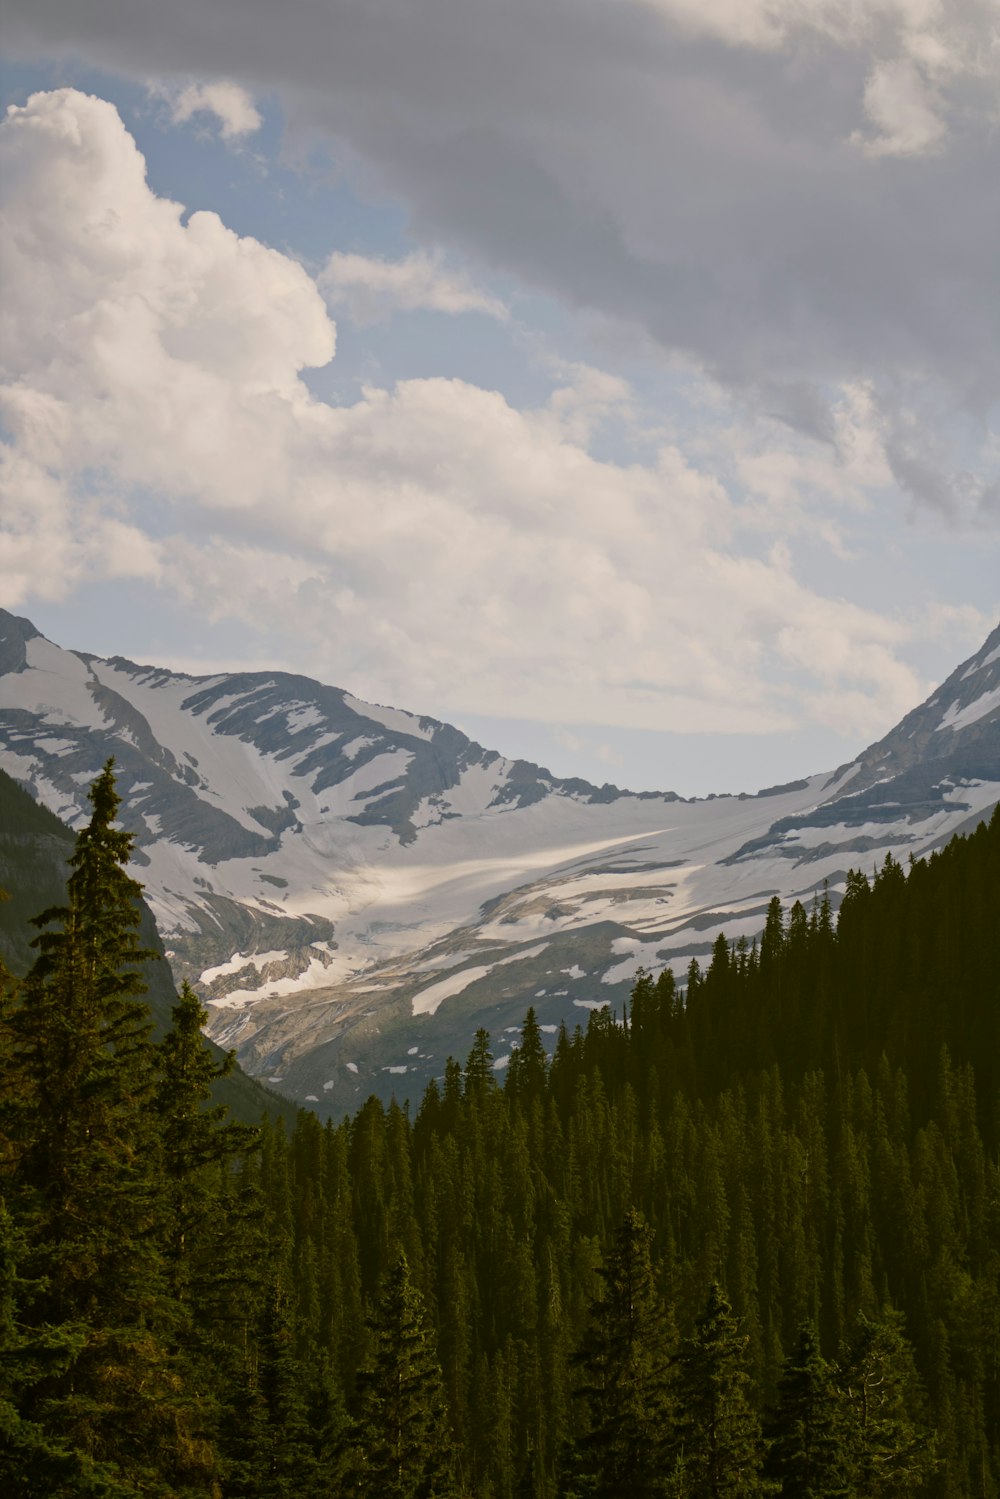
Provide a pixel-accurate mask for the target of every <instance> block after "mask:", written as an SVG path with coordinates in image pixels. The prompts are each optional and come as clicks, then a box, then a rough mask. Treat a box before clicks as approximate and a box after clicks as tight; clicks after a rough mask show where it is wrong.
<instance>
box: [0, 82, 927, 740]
mask: <svg viewBox="0 0 1000 1499" xmlns="http://www.w3.org/2000/svg"><path fill="white" fill-rule="evenodd" d="M0 152H2V160H0V166H2V174H0V175H2V180H3V183H4V190H5V193H6V202H5V205H4V222H3V226H2V233H0V247H2V254H3V257H4V260H3V265H2V272H3V279H4V283H5V287H6V292H7V300H6V312H5V319H6V321H5V326H4V329H3V332H4V338H3V357H4V369H3V388H2V393H0V400H2V407H0V410H2V415H3V422H4V426H5V429H6V431H7V433H8V434H9V441H8V442H7V443H5V445H4V448H3V458H4V464H5V469H6V474H7V482H8V490H7V494H6V497H5V499H4V500H3V503H2V508H0V558H2V559H3V561H4V563H5V566H4V576H5V581H6V583H7V587H8V594H7V597H6V600H5V602H6V603H8V604H12V605H15V606H16V605H18V604H22V603H25V602H27V601H29V600H30V599H31V598H32V597H35V596H38V594H39V593H40V592H45V591H46V590H47V591H48V593H49V595H50V596H56V595H58V593H59V591H60V590H63V591H65V590H67V589H70V588H72V587H73V586H74V585H75V584H77V583H78V582H79V581H80V580H81V579H87V580H89V581H93V580H95V579H99V578H101V577H112V576H117V577H120V576H131V577H137V578H143V579H147V580H149V582H150V583H151V584H153V585H155V586H158V587H160V588H163V589H167V590H170V591H171V592H172V593H173V594H175V595H176V596H178V597H180V598H182V599H186V600H189V601H190V604H191V606H192V607H193V608H197V609H199V610H202V611H203V612H204V613H205V614H206V615H207V616H208V617H215V618H230V619H243V620H245V621H246V622H247V624H248V625H259V624H260V621H261V619H262V618H264V619H269V620H272V621H274V622H275V625H274V628H275V629H278V630H285V631H286V632H288V633H289V634H294V637H295V641H296V653H297V655H298V657H299V659H303V660H305V659H308V660H311V661H313V662H316V663H322V666H320V665H318V664H317V666H316V667H314V669H316V670H321V671H322V674H323V675H326V676H327V677H328V678H330V677H332V678H333V679H334V680H337V679H339V680H340V681H341V682H342V683H345V684H347V685H350V686H351V687H352V689H353V690H356V691H362V692H364V693H367V694H368V695H371V696H373V697H375V698H377V699H378V700H381V701H387V700H388V701H393V700H395V701H404V702H412V703H417V704H433V705H436V706H439V707H440V709H441V710H444V709H446V708H449V707H450V708H452V709H453V710H458V709H462V710H464V711H470V712H471V711H482V712H493V713H496V712H506V713H511V714H515V715H519V716H522V717H531V716H536V717H538V718H542V719H552V718H562V719H563V720H565V721H569V720H574V719H575V720H577V721H580V720H586V721H588V722H590V723H594V724H601V723H603V724H609V725H610V724H618V725H633V726H639V727H648V728H665V727H671V728H675V729H700V730H710V729H728V730H734V729H743V730H759V731H764V730H773V729H777V728H781V727H786V726H791V725H793V724H797V723H801V722H802V721H803V716H805V717H806V719H810V718H811V721H813V722H824V721H826V718H825V715H829V714H831V713H832V704H833V703H834V702H839V703H843V702H844V701H846V702H848V703H849V704H850V705H851V712H852V714H853V722H852V724H851V728H853V729H854V730H855V731H856V732H858V733H864V732H867V731H868V730H869V729H871V730H875V729H878V728H882V727H884V726H885V724H886V722H887V720H891V718H892V717H893V716H894V715H895V714H896V713H898V712H900V711H902V710H903V709H904V708H906V707H908V706H910V705H912V702H913V701H914V700H915V698H916V697H917V696H918V695H919V691H920V688H921V686H922V685H923V684H922V683H921V682H919V681H918V680H917V679H916V677H915V676H914V674H913V672H912V671H911V669H910V668H909V667H908V666H907V665H906V664H905V662H904V660H903V659H902V653H903V648H904V647H905V645H906V642H907V639H908V637H909V634H910V630H909V627H908V626H907V625H906V624H905V623H904V622H902V621H900V620H889V619H886V618H884V617H882V616H881V615H879V614H878V613H876V612H874V611H872V610H870V609H864V608H861V607H859V606H858V605H854V604H850V603H847V602H845V601H843V600H840V599H834V598H824V597H821V596H819V595H817V593H816V592H815V591H814V590H813V589H812V588H810V587H808V586H807V585H806V584H805V583H804V582H803V581H802V580H801V579H800V578H799V577H797V576H796V573H795V569H794V566H793V563H792V561H791V558H790V555H789V553H788V551H787V549H785V548H783V547H780V546H777V547H771V548H770V549H768V547H767V545H764V546H762V547H761V548H760V549H759V555H746V554H744V555H739V554H738V550H737V547H736V544H735V542H736V537H737V534H738V533H739V531H740V530H741V528H743V527H744V525H745V517H744V516H743V515H742V514H741V512H740V509H739V507H738V506H737V505H736V504H735V503H734V500H733V498H732V496H731V494H730V493H729V491H728V490H727V488H726V487H725V485H724V484H723V483H722V482H720V480H719V478H717V477H716V476H715V475H714V474H713V473H711V472H709V471H706V470H705V469H703V468H701V467H699V466H698V465H697V464H696V463H695V462H693V461H692V459H691V458H690V457H689V456H688V455H687V454H685V452H684V451H682V450H681V448H679V447H678V446H677V445H675V444H671V443H669V442H663V443H661V445H660V446H659V449H658V450H657V451H656V453H655V455H654V456H653V457H651V458H650V459H649V461H647V462H644V463H638V462H634V463H629V464H623V463H616V462H612V461H609V460H607V459H599V458H597V457H595V456H594V454H593V453H592V452H591V451H590V447H589V438H590V435H591V433H592V431H593V430H594V428H595V426H596V425H599V424H600V423H601V422H603V421H604V420H606V419H608V417H609V415H611V414H614V413H616V412H618V413H620V414H623V415H624V416H625V417H628V416H629V414H630V392H629V390H628V387H627V386H625V385H624V384H623V383H622V382H620V381H617V380H614V379H609V378H608V377H605V376H602V375H601V374H600V372H598V371H593V370H589V369H587V368H585V367H584V368H580V367H571V368H569V369H568V370H567V372H566V375H565V379H564V384H563V386H562V388H561V389H559V390H557V391H556V392H554V394H553V395H552V397H551V399H550V400H548V401H547V402H545V403H544V404H543V405H541V406H539V407H538V408H536V409H528V410H517V409H515V408H514V407H512V406H511V405H510V403H509V402H508V401H507V400H505V399H504V397H503V396H502V395H500V394H499V393H497V392H495V391H489V390H483V389H480V388H478V387H476V386H474V385H471V384H469V383H468V382H465V381H459V380H446V379H423V380H409V381H405V382H401V383H400V384H399V385H397V386H396V387H395V388H394V389H391V390H387V389H379V388H371V389H368V390H366V391H365V392H364V393H363V394H362V396H361V397H360V398H359V399H357V400H356V401H355V402H354V403H353V404H350V405H340V406H335V405H331V404H328V403H326V402H323V401H320V400H318V399H316V398H315V397H313V396H312V395H311V393H310V391H309V389H308V387H307V386H306V384H305V383H304V381H303V380H302V378H301V372H302V370H303V368H306V367H310V366H316V365H321V364H323V363H324V362H326V361H327V360H329V359H330V358H331V356H332V355H333V352H334V342H335V339H334V327H333V324H332V322H331V321H330V318H329V315H328V313H327V310H326V307H325V305H324V302H323V299H322V297H321V295H320V292H319V290H318V289H317V287H316V285H315V283H314V282H313V281H312V280H311V278H310V277H309V276H308V275H307V273H306V272H305V271H304V270H303V268H302V267H301V266H300V265H299V264H297V263H296V262H295V261H293V260H292V259H290V258H289V257H288V256H285V255H282V254H280V253H278V252H277V251H275V250H272V249H269V248H267V247H265V246H264V245H262V244H259V243H258V242H256V241H255V240H253V239H249V238H246V237H239V236H237V235H236V234H234V233H233V232H232V231H231V230H229V229H228V228H227V227H226V226H225V225H224V224H223V223H222V222H221V220H220V219H219V218H218V217H217V216H216V215H215V214H212V213H204V212H203V213H197V214H193V215H191V217H190V218H189V219H188V220H187V221H185V220H184V218H183V214H182V210H181V208H180V206H179V205H178V204H176V203H173V202H169V201H166V200H164V199H161V198H158V197H157V196H156V195H155V194H154V193H153V192H151V190H150V188H149V186H148V184H147V182H146V180H145V173H144V162H143V159H142V156H141V155H140V153H139V152H138V150H137V148H136V146H135V143H134V141H133V140H132V139H131V137H130V136H129V135H128V133H127V131H126V130H125V128H124V126H123V124H122V122H121V120H120V118H119V116H118V115H117V113H116V111H115V110H114V109H113V108H112V106H111V105H109V104H107V103H104V102H102V101H101V100H98V99H95V98H91V97H88V96H86V95H83V94H80V93H77V92H75V91H73V90H69V89H64V90H59V91H57V92H54V93H48V94H38V95H35V96H34V97H33V98H32V99H31V100H29V101H28V103H27V105H26V106H25V107H23V108H19V109H12V110H11V111H10V112H9V113H8V116H7V119H6V122H5V123H4V125H3V126H2V129H0ZM847 399H848V398H846V397H845V400H847ZM865 409H866V408H865V396H864V392H863V391H856V392H854V393H853V394H852V395H851V396H850V399H849V401H848V409H845V412H844V413H843V414H842V416H841V418H840V420H841V424H842V428H843V433H844V434H845V435H844V437H843V440H842V447H843V449H844V452H845V453H846V452H849V451H854V457H853V459H852V460H851V461H852V462H853V463H854V464H855V471H853V474H852V475H849V476H848V478H846V479H843V480H842V481H840V480H838V481H837V482H842V484H843V485H844V486H846V487H845V490H844V493H845V495H847V493H848V491H849V489H850V486H851V484H859V483H860V482H861V478H862V476H863V471H866V465H868V466H870V465H872V464H875V465H877V464H878V463H879V462H880V461H881V460H880V458H879V456H878V454H877V453H874V452H873V451H871V450H869V448H867V447H866V446H865V442H866V441H867V438H865V435H864V434H865V431H866V430H867V429H866V418H865ZM851 434H854V435H853V437H852V436H851ZM852 442H853V443H854V450H852V448H851V444H852ZM772 467H773V465H772ZM814 482H815V483H816V484H817V485H823V484H828V485H831V484H833V482H834V481H833V480H832V479H830V478H829V476H827V477H825V478H824V476H823V475H817V476H814ZM760 488H761V492H762V495H763V497H764V500H765V502H766V503H769V504H774V505H777V506H778V507H779V508H780V507H781V506H782V505H783V504H785V496H784V494H783V491H782V485H781V481H780V479H776V478H775V477H774V476H773V473H772V474H771V476H770V477H768V476H767V475H765V476H764V477H762V478H761V479H760ZM848 497H849V496H848ZM760 524H761V526H762V527H764V526H765V523H764V521H763V520H761V521H760ZM765 529H766V527H765ZM764 540H765V542H766V537H765V538H764ZM694 622H697V629H696V630H692V624H693V623H694ZM837 722H838V727H839V728H841V729H843V728H844V727H845V725H844V721H843V716H842V714H840V713H838V719H837Z"/></svg>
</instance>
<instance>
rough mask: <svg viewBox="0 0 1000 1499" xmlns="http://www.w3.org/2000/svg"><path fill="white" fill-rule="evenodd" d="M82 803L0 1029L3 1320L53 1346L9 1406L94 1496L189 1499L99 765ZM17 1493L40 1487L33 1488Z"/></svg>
mask: <svg viewBox="0 0 1000 1499" xmlns="http://www.w3.org/2000/svg"><path fill="white" fill-rule="evenodd" d="M90 802H91V806H92V815H91V818H90V821H89V823H88V824H87V826H86V827H85V828H83V829H82V831H81V832H80V833H79V835H78V837H77V840H76V847H75V851H74V854H73V857H72V859H71V861H70V871H71V872H70V877H69V882H68V887H67V899H66V904H65V905H64V906H60V907H56V908H53V909H50V910H48V911H45V912H43V913H42V915H41V916H39V917H37V918H36V920H35V925H36V926H38V927H39V928H40V934H39V936H38V937H37V938H36V939H35V943H34V945H35V947H36V948H37V949H38V957H37V959H36V961H35V963H34V965H33V967H32V969H31V971H30V973H29V974H28V976H27V978H26V979H25V981H24V983H23V985H22V987H21V990H20V993H19V996H18V1001H17V1004H16V1007H15V1009H14V1010H13V1013H12V1014H11V1015H10V1016H9V1020H8V1027H9V1036H10V1042H9V1046H8V1048H7V1056H6V1058H5V1069H6V1072H7V1074H8V1076H7V1078H6V1079H5V1082H9V1084H10V1089H11V1094H12V1096H13V1098H14V1099H15V1108H14V1110H13V1115H12V1118H11V1136H10V1141H9V1147H8V1160H9V1166H8V1171H9V1185H10V1195H11V1201H12V1204H13V1206H14V1209H15V1211H16V1213H17V1218H18V1222H19V1224H20V1229H21V1232H22V1234H23V1252H21V1253H20V1255H19V1272H18V1276H19V1281H20V1285H19V1287H18V1289H17V1291H16V1298H17V1307H16V1317H17V1323H18V1327H19V1330H20V1331H19V1336H20V1338H21V1339H22V1343H24V1342H25V1341H27V1342H30V1341H31V1340H33V1341H34V1344H35V1346H36V1347H37V1348H51V1347H53V1346H54V1347H55V1349H56V1350H57V1354H58V1356H57V1357H55V1358H48V1357H45V1358H38V1359H35V1360H34V1361H32V1362H31V1363H29V1364H28V1365H26V1366H23V1367H22V1373H21V1377H20V1379H19V1380H18V1382H17V1387H16V1390H15V1391H14V1403H15V1405H16V1409H17V1412H18V1415H19V1417H20V1419H21V1421H22V1422H27V1423H34V1424H36V1425H38V1426H40V1427H41V1428H42V1429H43V1430H44V1432H45V1434H46V1440H47V1442H48V1443H49V1444H50V1445H51V1446H52V1448H54V1449H58V1448H64V1449H68V1450H69V1451H71V1452H73V1453H75V1454H76V1456H77V1460H78V1461H79V1463H80V1465H81V1471H83V1470H84V1469H85V1470H87V1471H88V1472H92V1473H94V1474H95V1475H101V1474H102V1473H108V1474H111V1473H114V1474H115V1480H114V1484H115V1487H114V1488H113V1489H112V1488H109V1489H107V1492H108V1493H111V1492H115V1493H118V1492H121V1493H133V1492H139V1491H141V1492H143V1493H150V1494H157V1493H162V1494H167V1493H170V1494H172V1495H174V1494H176V1495H185V1494H193V1493H200V1492H205V1491H206V1490H207V1489H209V1488H210V1485H211V1481H212V1480H211V1470H212V1454H211V1451H210V1448H209V1446H208V1444H207V1443H205V1442H204V1441H203V1440H202V1439H201V1438H199V1437H198V1436H196V1435H193V1434H192V1429H191V1424H190V1421H189V1414H190V1411H189V1408H188V1407H187V1405H186V1402H185V1400H184V1399H183V1398H182V1395H181V1384H180V1379H179V1375H178V1370H177V1368H176V1365H175V1360H174V1358H173V1355H172V1353H171V1350H170V1343H171V1341H172V1335H173V1331H174V1329H175V1327H176V1325H177V1317H178V1308H177V1307H176V1305H175V1304H174V1303H172V1301H171V1299H170V1297H169V1295H168V1293H167V1286H166V1278H165V1276H164V1273H163V1261H162V1254H161V1244H160V1236H159V1230H160V1227H161V1217H160V1208H159V1191H160V1180H159V1176H158V1161H159V1152H158V1142H157V1137H156V1130H155V1116H154V1114H153V1111H152V1110H151V1108H150V1104H151V1101H152V1096H153V1092H154V1087H155V1079H156V1061H155V1050H154V1048H153V1046H152V1044H151V1041H150V1036H149V1032H150V1018H149V1012H148V1010H147V1007H146V1005H145V1004H144V1002H143V1001H142V998H141V996H142V994H143V992H144V990H145V984H144V982H143V978H142V971H141V970H142V965H143V964H144V963H145V962H146V961H147V960H149V959H151V958H153V957H154V956H155V954H154V953H151V952H148V951H146V950H144V949H143V948H142V947H141V946H140V943H139V940H138V934H137V928H138V925H139V919H140V917H139V909H138V900H139V895H140V891H141V887H140V886H139V884H138V883H137V882H136V881H135V880H133V879H132V878H131V877H130V876H129V875H128V874H127V873H126V870H125V866H126V864H127V863H128V860H129V857H130V854H131V850H132V843H133V840H132V837H131V836H130V835H129V834H127V833H125V832H123V831H121V830H120V829H118V828H116V827H115V826H114V823H115V817H116V814H117V810H118V806H119V797H118V795H117V793H116V791H115V785H114V775H113V762H112V761H108V763H107V764H106V765H105V767H104V770H103V772H102V774H101V775H100V776H99V777H98V779H97V781H96V782H95V783H94V786H93V787H92V789H91V792H90ZM34 1481H35V1480H34V1479H33V1482H34ZM96 1481H97V1479H96V1478H95V1482H96ZM28 1492H29V1493H31V1492H37V1493H38V1494H43V1493H46V1492H47V1491H46V1488H45V1485H44V1483H43V1482H42V1480H41V1479H40V1478H39V1479H38V1480H37V1482H36V1487H35V1488H34V1489H31V1488H29V1489H28ZM52 1492H58V1490H54V1491H52ZM81 1492H82V1490H81Z"/></svg>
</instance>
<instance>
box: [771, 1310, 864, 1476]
mask: <svg viewBox="0 0 1000 1499" xmlns="http://www.w3.org/2000/svg"><path fill="white" fill-rule="evenodd" d="M767 1437H768V1443H769V1450H768V1455H767V1463H766V1467H765V1471H766V1473H767V1476H768V1477H769V1478H772V1479H774V1481H775V1482H776V1483H777V1484H779V1485H780V1492H781V1493H782V1494H784V1495H788V1496H789V1499H841V1496H848V1495H850V1494H851V1492H852V1488H851V1477H852V1474H851V1461H850V1452H849V1445H848V1440H847V1431H846V1430H845V1422H844V1413H843V1410H842V1406H841V1401H840V1398H839V1396H838V1394H837V1389H836V1386H835V1385H834V1381H833V1373H832V1371H831V1369H830V1367H829V1365H828V1364H827V1362H826V1360H825V1359H824V1358H823V1357H822V1355H821V1353H820V1349H819V1340H818V1338H817V1336H816V1332H815V1329H814V1328H812V1327H810V1326H808V1325H806V1326H803V1327H802V1328H800V1330H799V1335H798V1338H797V1339H796V1342H795V1347H794V1348H793V1349H792V1352H791V1353H790V1354H789V1356H788V1358H787V1359H786V1361H785V1367H784V1369H783V1370H782V1374H781V1379H780V1381H779V1384H778V1404H777V1407H776V1409H775V1410H774V1412H773V1414H772V1416H771V1420H770V1421H769V1423H768V1427H767Z"/></svg>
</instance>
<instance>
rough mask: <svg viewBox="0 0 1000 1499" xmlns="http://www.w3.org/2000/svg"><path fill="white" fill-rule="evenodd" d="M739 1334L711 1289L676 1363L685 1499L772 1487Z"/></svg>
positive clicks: (752, 1494)
mask: <svg viewBox="0 0 1000 1499" xmlns="http://www.w3.org/2000/svg"><path fill="white" fill-rule="evenodd" d="M746 1343H747V1340H746V1337H745V1336H744V1335H743V1334H742V1333H741V1331H740V1327H739V1323H738V1321H737V1319H736V1317H735V1316H734V1315H733V1309H732V1307H731V1306H730V1304H729V1302H728V1301H727V1300H726V1297H725V1296H724V1295H723V1293H722V1291H721V1290H720V1288H719V1287H718V1286H717V1285H713V1286H712V1288H711V1290H710V1292H709V1295H708V1301H707V1302H706V1304H705V1309H704V1311H703V1312H702V1313H701V1315H700V1316H699V1317H698V1319H697V1321H696V1322H695V1326H694V1331H693V1333H692V1334H691V1336H690V1337H689V1338H686V1339H685V1340H684V1342H683V1343H682V1345H681V1348H680V1352H679V1353H678V1355H677V1359H676V1377H675V1399H676V1403H677V1420H676V1428H675V1438H674V1457H675V1461H676V1460H680V1461H681V1462H682V1463H683V1471H684V1488H683V1492H684V1494H685V1499H758V1496H760V1495H764V1494H768V1493H772V1492H773V1487H772V1485H771V1484H770V1483H768V1482H767V1481H766V1480H765V1479H764V1478H763V1477H762V1474H761V1468H762V1465H763V1459H764V1446H763V1441H762V1438H761V1429H760V1421H759V1419H758V1416H757V1413H756V1411H755V1409H754V1408H753V1406H752V1405H751V1403H750V1399H749V1395H748V1391H747V1385H748V1384H749V1376H748V1374H747V1372H746V1367H745V1358H746Z"/></svg>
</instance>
